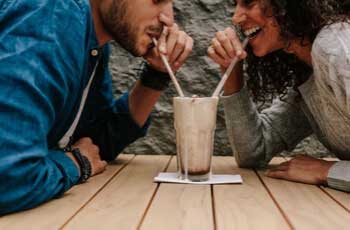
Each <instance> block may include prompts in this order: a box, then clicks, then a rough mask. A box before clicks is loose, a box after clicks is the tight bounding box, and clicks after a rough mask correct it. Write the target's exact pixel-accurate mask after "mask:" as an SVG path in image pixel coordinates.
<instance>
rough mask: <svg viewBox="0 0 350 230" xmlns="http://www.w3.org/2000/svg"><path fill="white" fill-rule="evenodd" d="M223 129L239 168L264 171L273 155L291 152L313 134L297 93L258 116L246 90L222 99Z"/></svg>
mask: <svg viewBox="0 0 350 230" xmlns="http://www.w3.org/2000/svg"><path fill="white" fill-rule="evenodd" d="M222 99H223V104H224V108H225V119H226V127H227V132H228V136H229V141H230V143H231V146H232V149H233V152H234V155H235V158H236V160H237V163H238V165H239V166H240V167H264V166H266V165H267V164H268V162H269V161H270V160H271V159H272V157H274V156H275V155H276V154H278V153H280V152H282V151H283V150H292V149H293V148H295V146H296V145H297V144H298V143H299V142H300V141H301V140H302V139H304V138H305V137H307V136H309V135H310V134H311V133H312V129H311V127H310V124H309V123H308V120H307V117H306V116H305V114H304V113H303V111H302V109H301V108H300V102H298V96H297V94H296V92H293V91H290V92H289V94H288V96H287V98H285V99H284V101H281V100H275V101H274V103H273V104H272V106H271V107H270V108H268V109H265V110H263V111H262V112H261V113H259V112H258V111H257V109H256V107H255V104H254V103H253V102H252V101H251V99H250V97H249V93H248V90H247V88H246V87H244V88H243V89H242V90H241V91H239V92H237V93H235V94H233V95H231V96H225V97H223V98H222Z"/></svg>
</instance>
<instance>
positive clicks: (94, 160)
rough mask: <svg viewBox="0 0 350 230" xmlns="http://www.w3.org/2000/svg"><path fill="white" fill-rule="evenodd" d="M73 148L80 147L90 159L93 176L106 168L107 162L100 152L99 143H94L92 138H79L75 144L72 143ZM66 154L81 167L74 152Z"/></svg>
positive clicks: (83, 153) (82, 152)
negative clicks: (103, 159)
mask: <svg viewBox="0 0 350 230" xmlns="http://www.w3.org/2000/svg"><path fill="white" fill-rule="evenodd" d="M72 148H79V150H80V153H81V154H82V155H84V156H86V157H87V158H88V159H89V161H90V164H91V176H94V175H96V174H99V173H101V172H103V171H104V170H105V169H106V166H107V162H106V161H102V160H101V157H100V154H99V152H100V150H99V148H98V146H97V145H94V143H92V140H91V138H88V137H83V138H81V139H79V140H78V141H77V142H76V143H75V144H74V145H72ZM66 154H67V156H68V157H70V158H71V159H72V160H73V161H74V163H75V164H76V165H77V167H78V168H79V169H80V167H79V165H78V163H77V162H76V160H75V158H74V157H73V155H72V153H66Z"/></svg>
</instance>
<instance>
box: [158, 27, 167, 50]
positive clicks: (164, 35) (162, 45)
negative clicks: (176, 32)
mask: <svg viewBox="0 0 350 230" xmlns="http://www.w3.org/2000/svg"><path fill="white" fill-rule="evenodd" d="M168 30H169V29H168V27H166V26H164V28H163V31H162V34H161V35H160V38H159V40H158V49H159V52H160V53H162V54H164V55H167V44H166V43H167V38H168Z"/></svg>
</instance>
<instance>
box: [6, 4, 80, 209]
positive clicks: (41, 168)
mask: <svg viewBox="0 0 350 230" xmlns="http://www.w3.org/2000/svg"><path fill="white" fill-rule="evenodd" d="M8 2H9V4H5V5H6V8H2V10H1V11H0V18H1V20H2V19H4V18H6V20H5V19H4V20H3V21H2V22H3V25H2V27H1V36H0V44H1V46H0V194H1V195H0V214H5V213H10V212H15V211H19V210H24V209H29V208H32V207H35V206H37V205H39V204H41V203H43V202H45V201H47V200H50V199H51V198H53V197H57V196H60V195H62V194H63V193H64V192H65V191H67V190H68V189H69V188H71V187H72V186H73V185H74V184H76V182H77V181H78V179H79V171H78V168H77V167H76V165H75V164H74V162H73V161H72V160H71V159H70V158H69V157H68V156H67V155H66V154H65V153H64V152H63V151H60V150H52V149H49V147H48V146H49V143H48V140H47V137H48V134H49V131H50V130H51V129H52V127H53V126H54V124H55V123H56V119H57V116H58V113H59V111H60V109H61V108H64V106H63V105H64V104H69V100H68V98H67V96H68V95H67V92H68V88H70V89H71V88H74V87H75V86H76V85H74V83H76V82H74V80H72V79H70V78H68V77H67V75H69V76H75V75H77V73H78V72H80V69H77V68H82V63H81V62H79V58H77V55H76V53H75V52H77V53H78V54H81V53H83V48H84V47H82V46H81V45H80V44H81V43H80V41H84V39H83V36H84V34H79V33H77V31H76V30H75V28H80V27H81V26H82V22H83V20H82V18H80V17H81V16H82V12H81V8H80V7H78V6H77V5H76V4H75V2H74V1H62V2H55V3H56V4H52V3H51V2H49V1H38V0H33V1H8ZM64 9H69V11H65V10H64ZM59 14H65V17H61V15H59ZM57 18H60V19H61V20H57ZM64 19H66V20H64ZM57 28H60V29H62V28H64V34H63V31H61V32H62V33H59V32H58V31H57ZM71 30H72V31H71ZM71 32H73V33H74V40H71V41H70V42H67V36H66V35H67V34H70V33H71ZM62 39H63V40H62ZM79 39H80V40H79ZM73 41H75V42H76V43H78V44H76V43H75V42H73ZM69 45H71V46H73V47H69ZM66 52H68V53H66ZM78 82H80V81H78ZM61 112H62V111H61ZM65 112H69V111H65Z"/></svg>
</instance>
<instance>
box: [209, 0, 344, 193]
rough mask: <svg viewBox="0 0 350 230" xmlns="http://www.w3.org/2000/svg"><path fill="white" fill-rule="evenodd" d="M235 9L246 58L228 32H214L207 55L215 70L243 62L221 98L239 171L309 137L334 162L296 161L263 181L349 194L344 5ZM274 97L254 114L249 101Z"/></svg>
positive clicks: (295, 1) (312, 0)
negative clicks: (276, 180)
mask: <svg viewBox="0 0 350 230" xmlns="http://www.w3.org/2000/svg"><path fill="white" fill-rule="evenodd" d="M236 4H237V5H236V9H235V14H234V16H233V19H232V21H233V24H235V25H236V26H239V27H240V29H241V31H242V32H243V33H244V34H245V36H246V37H248V38H249V43H248V47H247V49H246V50H247V51H244V49H243V47H242V44H241V42H240V39H239V36H238V35H237V34H236V32H235V30H233V29H231V28H228V29H226V30H224V31H220V32H218V33H216V36H215V37H214V39H213V40H212V44H211V46H210V47H209V48H208V55H209V56H210V58H211V59H213V60H214V61H215V62H216V63H218V64H219V65H220V67H221V69H222V71H224V70H226V68H227V67H228V65H229V64H230V62H231V60H232V59H233V58H235V57H238V58H239V59H241V60H244V62H245V65H243V64H242V62H243V61H242V62H241V63H240V64H238V65H236V67H235V69H234V70H233V71H232V74H231V76H230V78H229V79H228V81H227V83H226V84H225V87H224V96H223V97H222V100H223V102H224V106H225V116H226V124H227V130H228V134H229V138H230V142H231V145H232V148H233V150H234V152H235V157H236V160H237V162H238V164H239V166H241V167H261V166H265V165H266V164H267V163H268V162H269V161H270V160H271V158H272V157H273V156H275V155H276V154H278V153H280V152H282V151H283V150H292V149H293V148H294V147H295V146H296V145H297V144H298V143H299V142H300V141H301V140H303V139H304V138H305V137H307V136H309V135H311V134H312V133H314V134H315V135H316V136H317V137H318V139H319V140H320V141H321V142H322V143H323V144H324V145H325V146H326V147H327V148H328V149H329V150H330V151H331V152H332V153H334V154H335V155H336V156H337V157H338V158H339V159H340V160H341V161H339V162H332V161H325V160H320V159H316V158H313V157H309V156H305V155H298V156H296V157H295V158H294V159H292V160H290V161H288V162H285V163H282V164H280V165H279V166H277V167H276V168H274V169H271V170H269V171H268V172H267V175H268V176H270V177H274V178H280V179H286V180H291V181H297V182H303V183H309V184H317V185H321V184H323V185H326V184H328V185H329V186H330V187H333V188H336V189H340V190H345V191H350V10H349V8H350V7H349V5H350V4H349V0H345V1H337V0H322V1H319V0H255V1H254V0H237V3H236ZM243 66H244V67H245V68H244V70H243ZM244 73H246V74H244ZM243 76H247V80H246V82H245V81H244V79H243ZM277 95H278V96H279V100H274V102H273V104H272V106H270V107H269V108H267V109H265V110H263V111H262V112H260V113H259V112H258V111H257V109H256V107H255V104H254V103H253V102H252V100H251V99H250V97H252V99H253V101H255V102H263V103H264V102H266V101H272V99H271V98H275V97H276V96H277Z"/></svg>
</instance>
